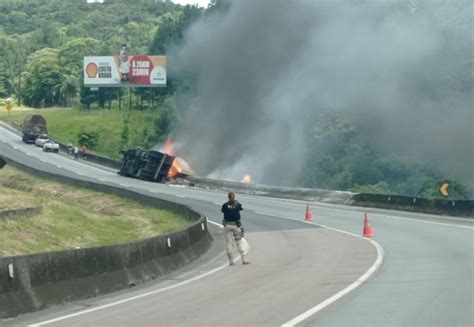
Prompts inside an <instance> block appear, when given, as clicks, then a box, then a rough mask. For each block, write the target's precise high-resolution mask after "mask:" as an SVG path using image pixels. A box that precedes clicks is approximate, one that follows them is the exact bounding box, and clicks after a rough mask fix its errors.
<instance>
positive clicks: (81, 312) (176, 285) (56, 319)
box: [28, 263, 229, 327]
mask: <svg viewBox="0 0 474 327" xmlns="http://www.w3.org/2000/svg"><path fill="white" fill-rule="evenodd" d="M228 266H229V265H228V264H227V263H226V264H225V265H222V266H220V267H217V268H215V269H212V270H209V271H208V272H206V273H204V274H201V275H198V276H195V277H192V278H190V279H187V280H184V281H182V282H179V283H176V284H173V285H170V286H167V287H163V288H160V289H158V290H154V291H151V292H146V293H143V294H140V295H136V296H132V297H129V298H126V299H123V300H120V301H116V302H112V303H108V304H105V305H101V306H98V307H95V308H91V309H87V310H83V311H79V312H76V313H72V314H69V315H65V316H62V317H58V318H55V319H50V320H46V321H42V322H39V323H36V324H32V325H28V327H39V326H44V325H48V324H51V323H54V322H58V321H62V320H66V319H69V318H73V317H77V316H80V315H83V314H86V313H90V312H94V311H98V310H102V309H106V308H110V307H113V306H116V305H119V304H122V303H127V302H130V301H134V300H137V299H141V298H144V297H146V296H150V295H153V294H157V293H161V292H165V291H168V290H171V289H173V288H176V287H180V286H183V285H186V284H189V283H192V282H194V281H196V280H199V279H202V278H204V277H207V276H209V275H212V274H214V273H216V272H218V271H220V270H222V269H224V268H227V267H228Z"/></svg>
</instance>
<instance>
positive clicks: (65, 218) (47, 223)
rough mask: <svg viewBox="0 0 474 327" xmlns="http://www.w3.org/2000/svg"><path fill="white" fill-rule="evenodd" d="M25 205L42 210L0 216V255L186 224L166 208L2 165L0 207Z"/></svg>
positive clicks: (115, 239)
mask: <svg viewBox="0 0 474 327" xmlns="http://www.w3.org/2000/svg"><path fill="white" fill-rule="evenodd" d="M26 207H41V213H40V214H38V215H36V216H33V217H14V218H13V217H12V218H7V219H4V220H0V240H1V242H0V256H13V255H21V254H29V253H35V252H45V251H57V250H66V249H74V248H79V247H80V248H84V247H94V246H102V245H110V244H118V243H126V242H131V241H135V240H139V239H143V238H147V237H151V236H155V235H159V234H163V233H168V232H170V231H174V230H177V229H180V228H183V227H185V226H186V225H187V224H189V221H188V220H187V219H185V218H184V217H181V216H179V215H177V214H174V213H172V212H169V211H165V210H158V209H155V208H153V207H150V206H145V205H143V204H141V203H139V202H137V201H132V200H128V199H124V198H122V197H118V196H114V195H108V194H104V193H100V192H95V191H91V190H88V189H85V188H77V187H72V186H69V185H65V184H59V183H57V182H53V181H50V180H47V179H43V178H40V177H37V176H33V175H32V174H30V173H27V172H25V171H22V170H19V169H17V168H14V167H12V166H11V165H7V166H5V167H4V168H3V169H1V170H0V210H6V209H19V208H26Z"/></svg>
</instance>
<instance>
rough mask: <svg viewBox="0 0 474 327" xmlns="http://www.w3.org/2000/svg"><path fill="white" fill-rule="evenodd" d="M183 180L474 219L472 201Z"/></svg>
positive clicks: (280, 195)
mask: <svg viewBox="0 0 474 327" xmlns="http://www.w3.org/2000/svg"><path fill="white" fill-rule="evenodd" d="M186 179H187V180H188V181H189V182H191V183H192V184H193V185H194V186H196V187H200V188H207V189H218V190H222V191H235V192H239V193H243V194H252V195H261V196H271V197H277V198H285V199H295V200H303V201H317V202H324V203H334V204H344V205H352V206H361V207H362V206H363V207H375V208H384V209H394V210H405V211H413V212H422V213H433V214H446V215H453V216H461V217H471V218H473V217H474V215H473V207H474V201H471V200H446V199H434V198H420V197H415V198H414V197H408V196H401V195H385V194H369V193H351V192H342V191H330V190H320V189H308V188H294V187H277V186H267V185H258V184H245V183H238V182H230V181H220V180H214V179H209V178H202V177H192V176H190V177H187V178H186Z"/></svg>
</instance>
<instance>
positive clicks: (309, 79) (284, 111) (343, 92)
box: [168, 0, 474, 185]
mask: <svg viewBox="0 0 474 327" xmlns="http://www.w3.org/2000/svg"><path fill="white" fill-rule="evenodd" d="M473 16H474V15H473V4H472V2H471V1H469V0H466V1H462V0H460V1H449V0H425V1H420V0H413V1H408V0H400V1H375V0H372V1H366V0H357V1H356V0H354V1H349V0H348V1H342V0H341V1H321V0H319V1H318V0H293V1H289V0H258V1H256V0H239V1H233V2H232V5H231V6H230V8H229V9H228V10H226V11H223V12H218V13H215V14H212V15H208V16H206V17H204V18H202V19H201V20H200V21H198V22H197V23H196V24H194V25H193V26H192V27H191V28H190V29H189V30H188V31H187V33H186V34H185V41H184V44H182V45H181V46H179V47H176V48H174V49H173V51H171V52H170V53H168V57H169V58H170V62H173V63H174V66H175V67H179V70H180V71H179V72H175V73H187V74H190V75H192V76H194V78H195V81H196V90H195V92H194V93H193V94H188V95H187V96H183V97H182V98H181V99H179V100H178V107H179V108H180V111H181V112H180V114H181V115H182V120H181V123H180V124H179V126H176V128H175V132H174V134H175V137H176V139H177V140H178V143H179V144H180V145H181V147H180V149H179V153H180V155H182V156H183V157H185V158H186V159H187V160H188V161H190V163H191V165H192V166H193V168H195V170H196V171H198V172H199V173H200V174H201V175H204V176H206V175H207V176H211V177H217V178H223V179H231V180H240V179H241V178H242V176H243V175H244V174H245V173H250V174H252V176H253V177H254V178H255V181H256V182H261V183H267V184H277V185H292V184H294V182H295V181H296V180H297V179H298V177H299V174H300V173H301V169H302V168H303V167H302V166H303V164H304V162H305V160H306V159H307V158H306V155H307V151H306V149H307V148H308V146H310V142H311V141H312V140H311V138H308V137H307V136H308V132H307V128H308V121H310V120H311V119H314V117H316V116H317V115H316V114H317V113H322V112H333V113H335V114H337V115H339V116H340V117H343V118H344V119H345V120H347V121H349V122H351V123H352V124H355V125H356V126H357V127H358V129H359V130H360V131H362V133H363V137H364V138H365V139H366V140H367V142H368V143H369V144H371V146H372V147H373V148H374V149H375V150H376V151H379V152H380V153H387V154H392V155H393V154H394V155H396V156H400V157H404V158H411V160H418V161H429V162H430V163H431V164H432V165H434V166H435V167H436V168H437V169H439V170H440V171H442V172H443V173H445V174H446V176H449V177H453V176H454V177H458V178H461V179H464V181H467V182H468V183H469V184H470V183H472V167H473V134H472V133H473V132H472V127H473V126H472V125H473V113H472V112H473V70H472V65H473V34H472V29H473ZM170 68H171V69H173V68H172V67H170ZM173 73H174V72H173V71H172V70H171V74H173ZM466 179H467V180H466Z"/></svg>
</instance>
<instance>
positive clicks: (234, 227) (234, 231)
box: [221, 192, 250, 265]
mask: <svg viewBox="0 0 474 327" xmlns="http://www.w3.org/2000/svg"><path fill="white" fill-rule="evenodd" d="M228 197H229V201H228V202H226V203H224V204H223V205H222V209H221V211H222V212H223V213H224V221H223V225H224V235H225V241H226V251H227V257H228V258H229V264H230V265H233V264H234V259H233V257H232V246H233V244H234V241H235V243H236V244H237V249H238V250H239V253H240V256H241V257H242V264H244V265H247V264H249V263H250V261H248V260H247V258H246V257H245V252H244V251H245V249H244V244H243V242H242V237H243V229H242V228H241V226H242V224H241V223H240V211H241V210H242V205H241V204H240V203H239V202H238V201H237V200H236V199H235V194H234V192H229V194H228Z"/></svg>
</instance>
